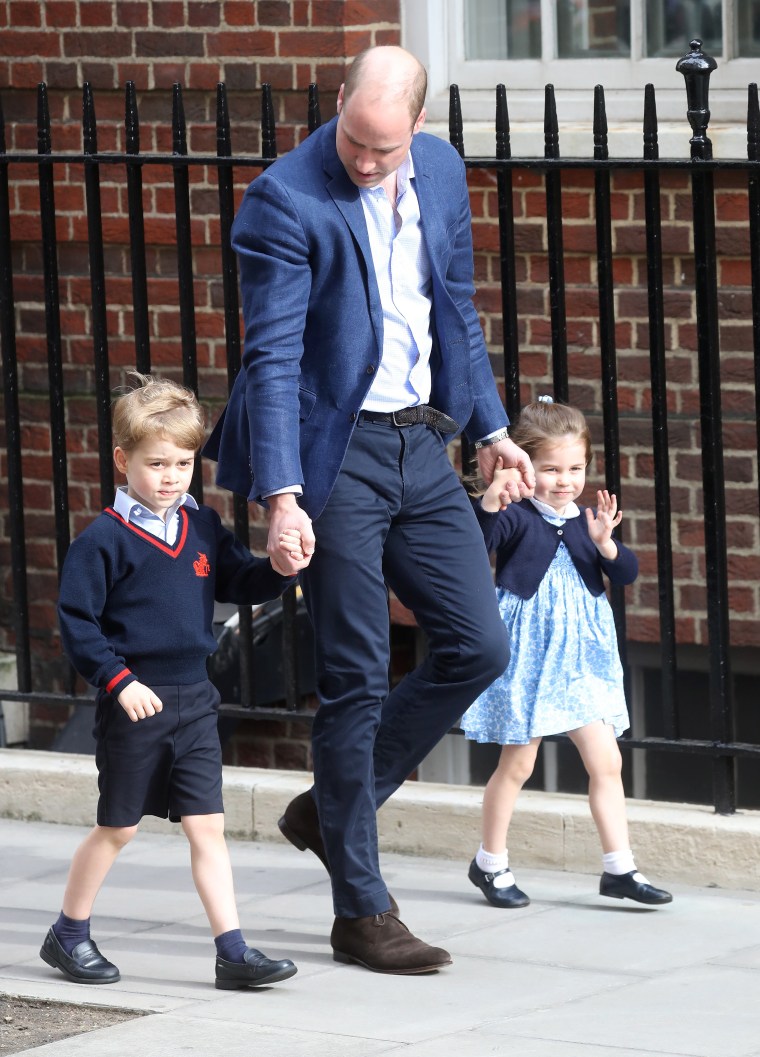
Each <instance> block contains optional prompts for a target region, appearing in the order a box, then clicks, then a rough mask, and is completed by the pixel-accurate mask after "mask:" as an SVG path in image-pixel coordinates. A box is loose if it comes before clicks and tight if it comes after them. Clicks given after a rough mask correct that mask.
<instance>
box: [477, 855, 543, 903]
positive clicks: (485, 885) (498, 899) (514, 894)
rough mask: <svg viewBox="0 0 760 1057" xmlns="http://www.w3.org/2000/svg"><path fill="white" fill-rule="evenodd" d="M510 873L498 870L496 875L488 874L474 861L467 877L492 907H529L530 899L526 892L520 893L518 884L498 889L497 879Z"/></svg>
mask: <svg viewBox="0 0 760 1057" xmlns="http://www.w3.org/2000/svg"><path fill="white" fill-rule="evenodd" d="M509 872H510V871H509V870H497V871H496V873H486V872H485V871H484V870H481V869H480V867H479V866H478V864H477V862H476V861H475V859H473V860H472V862H471V863H470V871H469V873H468V874H467V876H468V877H469V878H470V880H471V881H472V883H473V884H474V885H475V887H476V888H479V889H480V891H481V892H482V893H483V895H484V896H485V897H486V899H487V900H488V902H489V903H490V904H491V906H492V907H505V908H507V909H509V910H514V909H516V908H517V907H527V906H528V904H529V903H530V899H529V898H528V897H527V896H526V894H525V892H521V891H520V889H519V888H518V887H517V885H516V884H511V885H507V886H506V887H504V888H497V887H496V885H495V884H494V880H495V878H497V877H501V876H502V875H503V874H506V873H509ZM513 880H514V879H513Z"/></svg>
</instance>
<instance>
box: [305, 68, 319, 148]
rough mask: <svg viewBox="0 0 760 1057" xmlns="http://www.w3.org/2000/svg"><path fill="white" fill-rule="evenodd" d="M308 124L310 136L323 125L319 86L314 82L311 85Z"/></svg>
mask: <svg viewBox="0 0 760 1057" xmlns="http://www.w3.org/2000/svg"><path fill="white" fill-rule="evenodd" d="M307 124H308V128H309V134H310V135H311V133H312V132H314V131H315V130H316V129H318V128H319V126H320V125H321V124H322V111H321V110H320V109H319V86H318V85H316V84H315V83H314V82H313V81H312V83H311V84H310V85H309V103H308V113H307Z"/></svg>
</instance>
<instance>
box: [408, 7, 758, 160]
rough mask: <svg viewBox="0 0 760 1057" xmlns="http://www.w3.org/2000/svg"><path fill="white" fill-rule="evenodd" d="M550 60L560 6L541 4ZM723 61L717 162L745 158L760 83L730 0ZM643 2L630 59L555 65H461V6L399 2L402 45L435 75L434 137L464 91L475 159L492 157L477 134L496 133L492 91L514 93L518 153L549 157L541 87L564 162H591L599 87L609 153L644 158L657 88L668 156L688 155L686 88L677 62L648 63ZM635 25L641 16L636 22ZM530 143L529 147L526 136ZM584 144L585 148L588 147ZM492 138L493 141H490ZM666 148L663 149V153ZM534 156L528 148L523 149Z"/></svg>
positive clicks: (431, 99) (714, 91)
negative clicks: (646, 120) (552, 98)
mask: <svg viewBox="0 0 760 1057" xmlns="http://www.w3.org/2000/svg"><path fill="white" fill-rule="evenodd" d="M541 2H542V4H543V6H544V8H545V12H544V17H543V18H542V50H543V53H544V54H545V55H546V54H553V53H555V52H556V32H555V20H554V12H555V10H556V3H555V0H541ZM723 4H724V6H723V42H724V44H723V49H724V53H723V55H716V56H714V58H715V59H716V60H717V62H718V68H717V70H716V71H715V72H714V73H713V74H712V76H711V79H710V99H709V103H710V111H711V120H710V128H709V130H708V135H710V137H711V139H712V140H713V145H714V147H715V153H716V156H717V155H718V153H719V152H718V143H719V141H720V145H721V148H722V149H721V151H720V153H721V154H722V155H723V156H725V157H728V156H729V155H731V154H733V155H737V154H738V156H742V155H746V117H747V85H748V84H749V83H750V82H752V81H758V79H760V60H758V59H756V58H750V59H744V58H741V59H739V58H734V57H732V56H731V51H730V49H731V47H732V42H733V39H734V24H733V15H734V10H733V7H732V4H733V0H723ZM644 6H645V0H631V9H632V34H631V57H630V58H626V59H615V58H612V59H598V58H593V59H553V60H546V61H544V60H526V59H522V60H507V61H501V62H496V61H466V60H465V57H464V0H402V4H401V21H402V43H403V44H404V46H405V47H407V48H408V49H409V50H410V51H412V52H413V53H414V54H415V55H417V56H418V57H419V58H420V59H421V61H422V62H423V63H424V64H425V66H426V68H427V70H428V78H429V90H428V100H427V111H428V127H429V130H432V131H434V132H438V133H440V134H445V131H446V129H447V127H448V126H447V122H448V104H449V85H450V84H452V83H453V84H458V85H459V87H460V96H461V100H462V113H463V116H464V120H465V148H466V150H467V153H468V154H491V153H493V150H492V147H490V146H489V145H488V143H487V141H486V140H484V139H483V138H482V135H480V132H482V131H483V130H484V127H485V126H490V128H491V129H492V127H493V120H494V98H495V87H496V85H497V84H499V83H503V84H505V85H506V88H507V101H508V104H509V116H510V126H511V129H512V131H513V144H512V152H513V154H514V155H517V154H518V153H525V154H536V153H539V154H542V153H543V148H542V141H541V138H540V134H541V133H542V128H543V113H544V86H545V85H546V84H553V85H554V86H555V95H556V100H557V113H558V119H559V123H560V145H561V149H562V154H563V155H564V156H570V154H579V155H586V154H590V153H592V151H593V142H590V143H589V142H588V141H589V139H590V137H588V135H587V128H589V127H590V125H591V122H592V120H593V95H594V86H595V85H597V84H602V85H603V86H604V89H605V102H606V109H607V119H608V122H609V125H610V149H611V153H614V152H615V151H617V153H619V154H628V155H632V156H636V155H640V154H641V131H640V130H641V123H642V119H643V109H644V87H645V85H646V84H648V83H651V84H653V85H654V86H655V91H656V100H657V116H658V124H659V126H660V132H661V156H665V155H666V154H669V155H675V156H678V155H683V154H688V151H689V147H688V139H689V130H688V124H687V122H686V89H685V83H684V79H683V77H682V75H681V74H680V73H678V72H677V71H676V69H675V65H676V62H677V61H678V60H677V58H676V57H667V58H657V59H649V58H643V57H642V53H643V10H644ZM637 16H638V17H637ZM569 124H572V125H573V126H574V128H575V130H576V131H578V132H579V134H580V138H578V137H572V142H573V145H575V143H576V140H577V147H578V149H574V150H572V151H571V150H568V149H567V146H568V144H569V142H570V141H569V140H568V139H567V137H566V138H565V140H564V142H563V138H562V129H563V125H564V126H565V128H567V127H568V125H569ZM526 134H529V135H528V139H527V140H526V139H525V135H526ZM584 135H585V136H586V146H585V147H584V146H583V145H582V140H583V136H584ZM492 138H493V133H492V132H491V139H492ZM663 146H664V147H666V148H667V149H666V150H663V149H662V148H663ZM525 148H530V149H525Z"/></svg>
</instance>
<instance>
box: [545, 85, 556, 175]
mask: <svg viewBox="0 0 760 1057" xmlns="http://www.w3.org/2000/svg"><path fill="white" fill-rule="evenodd" d="M544 157H545V158H559V125H558V123H557V103H556V100H555V98H554V85H553V84H547V85H546V88H545V89H544Z"/></svg>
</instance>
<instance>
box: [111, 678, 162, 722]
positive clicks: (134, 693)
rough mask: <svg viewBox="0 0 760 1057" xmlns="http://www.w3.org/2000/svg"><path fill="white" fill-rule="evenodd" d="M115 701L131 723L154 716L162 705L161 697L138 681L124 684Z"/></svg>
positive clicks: (160, 709)
mask: <svg viewBox="0 0 760 1057" xmlns="http://www.w3.org/2000/svg"><path fill="white" fill-rule="evenodd" d="M117 701H118V702H119V704H120V705H121V707H122V708H123V709H124V711H125V712H126V713H127V715H128V716H129V718H130V719H131V720H132V722H133V723H137V722H138V721H139V720H141V719H147V718H148V717H149V716H155V715H156V714H157V713H159V712H161V711H162V710H163V707H164V706H163V703H162V701H161V699H160V698H158V697H156V695H155V694H154V693H153V691H152V690H151V689H150V687H149V686H146V685H145V684H144V683H140V682H134V683H129V685H128V686H125V687H124V689H123V690H122V692H121V693H120V694H119V695H118V697H117Z"/></svg>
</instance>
